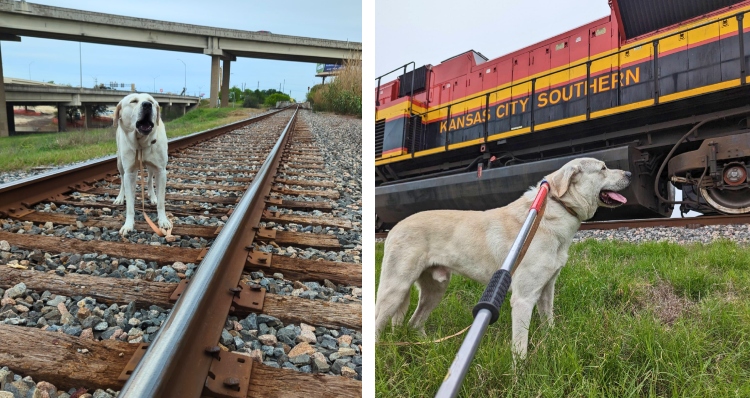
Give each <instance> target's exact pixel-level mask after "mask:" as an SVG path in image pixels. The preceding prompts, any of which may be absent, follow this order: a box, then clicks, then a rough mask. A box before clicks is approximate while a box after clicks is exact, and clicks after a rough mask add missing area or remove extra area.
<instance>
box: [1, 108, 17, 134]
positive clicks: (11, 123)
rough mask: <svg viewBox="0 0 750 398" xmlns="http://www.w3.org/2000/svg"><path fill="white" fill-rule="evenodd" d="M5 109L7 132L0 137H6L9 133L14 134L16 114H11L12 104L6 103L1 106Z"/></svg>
mask: <svg viewBox="0 0 750 398" xmlns="http://www.w3.org/2000/svg"><path fill="white" fill-rule="evenodd" d="M2 108H3V110H4V111H5V115H6V117H7V122H8V124H6V125H5V126H6V127H7V129H8V130H7V134H6V135H3V136H0V137H7V136H9V135H15V134H16V116H15V115H14V114H13V104H8V103H6V104H5V106H3V107H2Z"/></svg>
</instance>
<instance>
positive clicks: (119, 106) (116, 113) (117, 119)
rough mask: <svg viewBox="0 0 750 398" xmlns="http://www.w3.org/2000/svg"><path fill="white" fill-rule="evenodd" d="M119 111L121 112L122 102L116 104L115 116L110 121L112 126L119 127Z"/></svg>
mask: <svg viewBox="0 0 750 398" xmlns="http://www.w3.org/2000/svg"><path fill="white" fill-rule="evenodd" d="M120 111H122V102H121V103H119V104H117V107H116V108H115V116H114V120H113V121H112V125H113V126H119V125H120Z"/></svg>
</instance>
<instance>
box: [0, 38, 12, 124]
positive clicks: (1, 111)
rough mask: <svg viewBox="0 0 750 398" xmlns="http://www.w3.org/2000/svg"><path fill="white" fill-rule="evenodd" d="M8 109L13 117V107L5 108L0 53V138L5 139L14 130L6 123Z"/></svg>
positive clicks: (0, 56)
mask: <svg viewBox="0 0 750 398" xmlns="http://www.w3.org/2000/svg"><path fill="white" fill-rule="evenodd" d="M8 108H10V115H13V107H12V106H11V107H8V106H6V102H5V82H3V54H2V52H0V137H7V136H8V135H10V131H11V130H13V129H14V128H15V126H13V125H12V124H9V123H8V122H9V120H8ZM11 126H13V127H11Z"/></svg>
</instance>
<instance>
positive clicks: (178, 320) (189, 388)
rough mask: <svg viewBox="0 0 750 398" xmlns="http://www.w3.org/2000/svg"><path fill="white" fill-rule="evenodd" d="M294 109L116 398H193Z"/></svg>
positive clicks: (291, 125)
mask: <svg viewBox="0 0 750 398" xmlns="http://www.w3.org/2000/svg"><path fill="white" fill-rule="evenodd" d="M296 117H297V110H295V111H294V114H293V115H292V117H291V119H290V120H289V122H288V123H287V125H286V127H285V128H284V130H283V132H282V133H281V136H280V137H279V139H278V141H277V142H276V145H275V146H274V147H273V149H272V150H271V153H270V155H269V156H268V158H267V159H266V160H265V162H264V163H263V165H262V166H261V168H260V169H259V170H258V172H257V173H256V175H255V178H254V179H253V182H252V183H251V184H250V186H249V187H248V189H247V191H245V193H244V194H243V196H242V199H241V200H240V202H239V203H238V204H237V206H236V207H235V209H234V212H233V213H232V216H231V217H230V218H229V220H228V221H227V223H226V224H225V225H224V227H223V228H222V230H221V232H220V233H219V235H218V236H217V237H216V239H215V240H214V242H213V244H212V245H211V249H210V250H209V251H208V253H207V254H206V257H205V258H204V259H203V261H202V262H201V263H200V265H199V267H198V268H197V272H196V273H195V275H194V276H193V278H192V279H191V280H190V283H189V284H188V286H187V288H186V289H185V291H184V292H183V294H182V296H181V297H180V299H179V300H178V301H177V303H176V305H175V306H174V308H173V309H172V312H171V313H170V315H169V317H168V318H167V319H166V321H165V322H164V324H162V326H161V330H160V331H159V332H158V334H157V335H156V338H155V339H154V341H153V343H152V344H151V345H150V346H149V348H148V350H147V351H146V353H145V355H144V357H143V359H142V360H141V361H140V363H139V364H138V366H137V367H136V368H135V370H134V371H133V373H132V374H131V376H130V378H129V379H128V381H127V383H126V384H125V386H124V387H123V389H122V391H121V393H120V397H123V398H125V397H127V398H149V397H153V398H157V397H159V398H161V397H181V398H190V397H199V396H201V393H202V391H203V386H204V384H205V382H206V377H207V375H208V372H209V367H210V365H211V361H212V359H213V357H212V356H211V355H209V354H208V353H207V350H206V348H207V347H211V346H216V345H217V343H218V341H219V336H220V335H221V331H222V328H223V326H224V322H225V320H226V317H227V314H228V313H229V312H230V307H231V304H232V299H233V297H234V294H233V292H232V291H231V289H233V288H236V287H237V285H238V282H239V280H240V277H241V275H242V270H243V267H244V264H245V260H246V259H247V251H246V250H245V248H246V247H247V246H249V245H251V244H252V242H253V239H254V238H255V230H254V227H255V226H256V225H258V222H260V218H261V216H262V212H263V209H264V207H265V206H264V204H265V199H266V196H267V195H268V194H269V193H270V190H271V186H272V182H273V179H274V177H275V174H276V170H277V169H278V166H279V164H280V161H281V155H282V152H283V149H284V147H285V146H286V142H287V141H288V138H289V135H290V133H289V132H290V131H291V130H293V128H294V122H295V120H296Z"/></svg>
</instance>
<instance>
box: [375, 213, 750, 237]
mask: <svg viewBox="0 0 750 398" xmlns="http://www.w3.org/2000/svg"><path fill="white" fill-rule="evenodd" d="M731 224H750V214H745V215H739V216H738V215H731V216H700V217H689V218H646V219H636V220H612V221H590V222H584V223H582V224H581V228H579V230H607V229H620V228H626V229H628V228H673V227H685V228H699V227H703V226H707V225H731ZM386 237H388V232H376V233H375V238H376V239H385V238H386Z"/></svg>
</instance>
